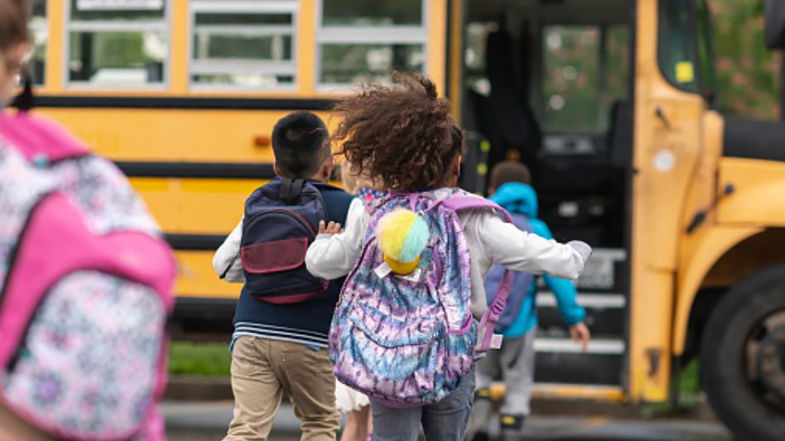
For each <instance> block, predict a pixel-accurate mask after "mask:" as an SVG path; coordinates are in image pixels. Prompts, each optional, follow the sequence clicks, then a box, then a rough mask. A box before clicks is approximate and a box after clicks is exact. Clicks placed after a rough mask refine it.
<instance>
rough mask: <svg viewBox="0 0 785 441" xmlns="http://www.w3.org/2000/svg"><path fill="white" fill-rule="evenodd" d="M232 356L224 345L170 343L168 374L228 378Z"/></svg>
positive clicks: (227, 346) (226, 345)
mask: <svg viewBox="0 0 785 441" xmlns="http://www.w3.org/2000/svg"><path fill="white" fill-rule="evenodd" d="M231 362H232V355H231V354H230V353H229V345H228V344H226V343H190V342H178V341H175V342H172V344H171V346H170V347H169V373H170V374H172V375H202V376H228V375H229V366H230V364H231Z"/></svg>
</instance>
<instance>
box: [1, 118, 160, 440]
mask: <svg viewBox="0 0 785 441" xmlns="http://www.w3.org/2000/svg"><path fill="white" fill-rule="evenodd" d="M0 219H1V220H2V221H0V406H3V407H6V408H8V409H10V410H11V411H12V412H13V413H15V414H16V415H18V416H20V417H21V418H23V419H25V420H27V422H28V423H30V424H31V425H32V426H34V427H37V428H39V429H41V430H43V431H45V432H47V433H49V434H51V435H52V436H55V437H57V438H65V439H70V440H92V441H104V440H106V441H108V440H112V441H115V440H117V441H120V440H130V439H134V440H144V441H160V440H163V439H164V438H165V435H164V433H163V422H162V420H161V418H160V416H159V415H158V413H157V411H156V409H155V401H156V399H158V398H160V397H161V395H162V393H163V389H164V387H165V383H166V374H165V366H166V346H167V339H166V333H165V322H166V320H167V317H168V315H169V312H170V311H171V308H172V306H173V298H172V296H171V288H172V284H173V281H174V273H175V267H174V260H173V258H172V255H171V250H170V248H169V247H168V245H167V244H166V243H165V242H164V240H163V239H162V238H161V236H160V232H159V229H158V227H157V225H156V224H155V222H154V221H153V220H152V218H151V217H150V216H149V214H148V213H147V210H146V209H145V207H144V204H143V203H142V202H141V201H140V199H139V198H138V197H137V196H136V194H135V193H134V191H133V190H132V189H131V187H130V185H129V184H128V181H127V180H126V178H125V177H124V176H123V175H122V173H120V172H119V170H117V168H115V167H114V165H113V164H111V163H110V162H108V161H106V160H104V159H102V158H99V157H98V156H94V155H91V154H89V153H88V150H87V148H86V147H85V146H84V145H83V144H81V143H80V142H79V141H77V140H76V139H74V138H73V137H71V136H70V135H68V134H67V133H66V132H65V131H63V130H62V129H61V128H59V127H58V126H56V125H54V124H53V123H51V122H49V121H47V120H45V119H41V118H38V117H33V116H32V115H29V114H27V113H19V114H16V115H11V114H8V113H4V112H0Z"/></svg>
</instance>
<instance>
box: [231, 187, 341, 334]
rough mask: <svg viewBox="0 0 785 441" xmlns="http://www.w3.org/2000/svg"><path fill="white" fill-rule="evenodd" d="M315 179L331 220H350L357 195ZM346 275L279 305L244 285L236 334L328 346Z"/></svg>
mask: <svg viewBox="0 0 785 441" xmlns="http://www.w3.org/2000/svg"><path fill="white" fill-rule="evenodd" d="M311 182H313V183H314V184H315V185H316V186H317V188H319V190H320V191H321V193H322V196H323V197H324V203H325V205H326V209H327V219H326V220H327V222H329V221H333V222H338V223H340V224H341V225H344V224H345V223H346V213H347V212H348V211H349V205H350V204H351V202H352V199H353V198H354V196H352V195H350V194H349V193H346V192H345V191H343V190H341V189H338V188H335V187H331V186H328V185H325V184H321V183H318V182H317V181H311ZM343 282H344V279H338V280H333V281H332V282H330V286H329V288H328V289H327V291H326V292H325V293H324V294H322V295H321V296H319V297H317V298H314V299H311V300H306V301H304V302H301V303H292V304H285V305H276V304H273V303H268V302H263V301H259V300H256V299H254V298H252V297H251V296H250V295H249V294H248V293H247V292H246V290H245V288H243V291H242V293H241V294H240V299H239V300H238V301H237V307H236V309H235V314H234V330H235V333H234V338H235V339H236V338H237V337H239V336H241V335H254V336H257V337H262V338H271V339H274V340H286V341H293V342H296V343H302V344H306V345H310V346H315V347H327V334H328V332H329V330H330V322H331V321H332V316H333V310H334V309H335V305H336V303H337V302H338V296H339V295H340V292H341V287H343Z"/></svg>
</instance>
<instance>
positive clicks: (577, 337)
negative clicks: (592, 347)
mask: <svg viewBox="0 0 785 441" xmlns="http://www.w3.org/2000/svg"><path fill="white" fill-rule="evenodd" d="M570 337H572V339H573V340H574V341H576V342H579V343H581V349H582V350H583V352H586V350H587V349H589V340H590V339H591V332H589V328H587V327H586V325H585V324H583V323H578V324H577V325H572V326H570Z"/></svg>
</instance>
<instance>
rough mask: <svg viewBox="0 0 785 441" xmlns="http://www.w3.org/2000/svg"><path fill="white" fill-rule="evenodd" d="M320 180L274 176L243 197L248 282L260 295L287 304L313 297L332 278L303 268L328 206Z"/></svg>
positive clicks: (242, 245) (243, 253)
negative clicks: (314, 274) (316, 275)
mask: <svg viewBox="0 0 785 441" xmlns="http://www.w3.org/2000/svg"><path fill="white" fill-rule="evenodd" d="M317 186H325V187H330V186H329V185H327V184H321V183H316V182H313V181H308V180H303V179H295V180H292V179H287V178H280V177H278V178H275V179H274V180H273V181H272V182H270V183H269V184H267V185H264V186H262V187H260V188H258V189H257V190H256V191H254V192H253V193H252V194H251V196H250V197H249V198H248V200H247V201H246V202H245V218H244V220H243V235H242V240H241V241H240V260H241V262H242V265H243V272H244V273H245V286H246V289H247V290H248V292H249V293H250V294H251V296H252V297H253V298H255V299H257V300H261V301H265V302H269V303H276V304H289V303H298V302H303V301H305V300H308V299H311V298H314V297H317V296H319V295H320V294H322V293H323V292H325V291H326V290H327V286H328V282H327V281H326V280H324V279H320V278H317V277H314V276H312V275H311V274H310V273H308V271H307V270H306V268H305V253H306V251H307V250H308V246H309V245H310V244H311V242H313V241H314V239H316V232H317V229H318V225H319V221H321V220H324V219H326V217H327V211H326V208H325V204H324V199H323V198H322V194H321V192H320V191H319V189H318V188H317Z"/></svg>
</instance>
